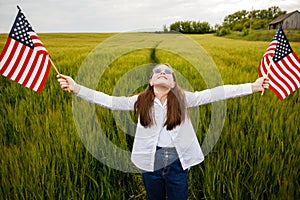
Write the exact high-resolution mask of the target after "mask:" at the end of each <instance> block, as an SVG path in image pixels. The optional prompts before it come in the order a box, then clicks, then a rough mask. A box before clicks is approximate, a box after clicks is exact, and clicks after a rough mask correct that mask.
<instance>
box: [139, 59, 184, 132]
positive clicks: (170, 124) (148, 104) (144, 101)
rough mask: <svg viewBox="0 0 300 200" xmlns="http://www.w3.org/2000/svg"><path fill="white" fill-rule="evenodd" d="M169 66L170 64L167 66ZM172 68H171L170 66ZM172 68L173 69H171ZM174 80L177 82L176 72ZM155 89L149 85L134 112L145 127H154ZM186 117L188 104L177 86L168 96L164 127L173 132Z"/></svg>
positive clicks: (141, 95) (140, 95) (142, 93)
mask: <svg viewBox="0 0 300 200" xmlns="http://www.w3.org/2000/svg"><path fill="white" fill-rule="evenodd" d="M166 65H167V66H169V65H168V64H166ZM169 67H170V66H169ZM170 68H171V67H170ZM172 75H173V79H174V81H175V82H176V77H175V74H174V72H173V73H172ZM154 99H155V95H154V89H153V86H151V85H150V84H148V86H147V88H146V89H145V90H144V91H143V92H141V93H140V94H139V96H138V99H137V101H136V102H135V104H134V111H135V114H137V115H138V116H139V118H140V123H141V125H142V126H144V127H150V126H151V125H153V123H154V122H153V105H154ZM185 115H186V103H185V96H184V92H183V90H182V89H181V88H180V87H179V86H178V85H177V84H176V85H175V87H174V88H171V90H170V91H169V93H168V96H167V119H166V121H165V124H164V126H167V130H172V129H173V128H175V127H176V126H177V125H179V124H181V122H182V121H184V119H185Z"/></svg>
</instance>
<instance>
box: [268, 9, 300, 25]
mask: <svg viewBox="0 0 300 200" xmlns="http://www.w3.org/2000/svg"><path fill="white" fill-rule="evenodd" d="M296 12H299V11H298V10H295V11H294V12H291V13H287V14H285V15H280V16H279V17H276V18H275V19H274V20H273V21H271V22H270V23H269V24H277V23H279V22H282V21H283V20H285V19H286V18H288V17H289V16H291V15H292V14H294V13H296Z"/></svg>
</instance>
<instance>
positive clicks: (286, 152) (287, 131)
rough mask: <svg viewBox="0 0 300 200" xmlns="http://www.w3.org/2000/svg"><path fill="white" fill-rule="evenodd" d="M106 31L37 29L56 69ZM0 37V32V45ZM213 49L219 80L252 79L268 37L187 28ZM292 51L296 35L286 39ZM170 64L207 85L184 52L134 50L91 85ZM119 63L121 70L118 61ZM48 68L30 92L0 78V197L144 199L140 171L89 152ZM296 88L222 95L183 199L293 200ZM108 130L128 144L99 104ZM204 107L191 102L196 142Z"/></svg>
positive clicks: (76, 64)
mask: <svg viewBox="0 0 300 200" xmlns="http://www.w3.org/2000/svg"><path fill="white" fill-rule="evenodd" d="M113 35H114V34H112V33H107V34H106V33H99V34H97V33H84V34H83V33H77V34H75V33H68V34H63V33H59V34H58V33H57V34H40V38H41V40H42V41H43V43H44V45H45V46H46V48H47V50H48V51H49V52H50V54H51V56H52V59H53V61H54V62H55V64H56V66H57V68H58V69H59V71H60V72H61V73H63V74H67V75H70V76H73V77H74V76H76V74H77V72H78V70H79V68H80V66H81V63H82V62H83V60H84V58H85V57H86V56H87V55H88V54H89V52H90V51H91V50H93V49H94V48H95V47H96V46H97V45H98V44H99V43H100V42H103V41H104V40H105V39H107V38H109V37H111V36H113ZM6 37H7V35H4V34H2V35H0V48H1V49H2V47H3V46H4V43H5V41H6ZM189 37H191V38H192V39H194V40H195V41H196V42H198V43H199V44H201V46H202V47H204V49H205V50H206V51H207V52H208V53H209V54H210V55H211V56H212V58H213V59H214V61H215V63H216V65H217V66H218V69H219V71H220V74H221V76H222V79H223V81H224V83H225V84H231V83H233V84H238V83H244V82H251V81H254V80H255V79H256V78H257V76H258V75H257V74H258V73H257V68H258V64H259V62H260V59H261V57H262V55H263V53H264V51H265V50H266V48H267V47H268V45H269V42H266V41H245V40H233V39H226V38H222V37H215V36H213V35H190V36H189ZM291 45H292V48H293V49H294V51H295V52H296V53H297V54H298V55H300V45H299V42H291ZM153 58H155V59H156V61H159V62H168V63H170V64H171V65H173V66H174V68H175V69H176V70H178V71H179V72H180V73H181V74H183V75H184V77H186V78H187V79H188V80H189V82H190V84H191V85H192V86H193V88H194V89H195V90H202V89H205V88H206V85H205V83H204V81H203V78H202V77H198V76H197V72H196V71H195V69H194V68H193V67H192V66H191V64H190V63H188V62H187V61H186V60H184V59H183V58H180V57H178V56H177V55H174V54H172V53H170V52H165V51H156V52H155V56H154V57H153V50H151V49H141V50H136V51H133V52H130V53H129V54H126V55H123V56H122V57H120V58H119V59H117V60H116V61H115V62H113V63H112V64H111V66H110V68H109V69H108V70H107V71H105V73H104V74H103V77H102V78H103V79H101V80H100V81H99V84H98V87H97V89H99V90H102V91H105V92H107V93H112V90H113V86H114V85H115V84H116V83H117V81H118V79H119V78H120V77H122V75H123V74H124V73H126V71H127V70H130V69H131V68H133V67H136V66H139V65H142V64H147V63H149V62H151V61H153ZM120 66H122V68H120ZM55 76H56V74H55V71H54V70H53V69H51V72H50V75H49V78H48V80H47V83H46V85H45V88H44V89H43V91H42V92H41V93H35V92H33V91H31V90H29V89H27V88H24V87H22V86H20V85H19V84H17V83H15V82H13V81H11V80H9V79H7V78H5V77H3V76H1V77H0V90H1V92H0V98H1V99H2V106H1V108H0V138H1V140H0V199H145V191H144V188H143V185H142V180H141V176H140V174H130V173H123V172H120V171H117V170H114V169H111V168H109V167H107V166H105V165H103V164H101V163H100V162H99V161H98V160H97V159H95V158H94V157H93V156H91V155H90V154H89V152H88V151H87V150H86V148H85V147H84V145H83V144H82V142H81V140H80V137H79V135H78V133H77V130H76V128H75V122H74V119H73V113H72V95H71V94H69V93H67V92H63V91H62V90H61V89H60V87H59V84H58V83H57V81H56V78H55ZM299 101H300V93H299V91H296V92H295V93H293V94H291V95H290V96H289V97H287V98H286V99H285V100H283V101H280V100H279V99H278V98H277V97H276V95H275V94H274V93H272V92H271V91H266V92H265V94H264V96H261V95H260V94H254V95H250V96H246V97H242V98H237V99H231V100H228V101H227V114H226V118H225V122H224V123H225V124H224V128H223V131H222V134H221V137H220V139H219V140H218V142H217V144H216V145H215V146H214V148H213V150H212V151H211V152H210V153H209V154H208V155H207V156H206V159H205V161H204V162H203V163H202V164H200V165H198V166H196V167H193V168H192V169H191V171H190V184H189V199H274V200H275V199H276V200H277V199H297V198H299V197H300V184H299V180H300V175H299V165H300V157H299V155H300V141H299V132H300V130H299V127H300V117H299V116H300V115H299V110H300V104H299ZM96 110H97V115H98V119H99V121H100V123H102V126H103V127H105V132H106V133H107V135H108V137H109V138H110V139H111V140H112V141H113V142H114V143H115V144H117V145H118V146H120V147H122V148H123V149H130V143H131V142H132V141H128V140H127V138H126V134H125V133H124V132H123V131H122V130H119V128H118V127H116V124H115V123H114V120H113V117H112V113H111V111H109V110H107V109H103V108H100V107H97V109H96ZM210 112H211V107H210V105H207V106H202V107H200V108H199V113H200V116H199V118H200V124H199V128H198V131H197V135H198V138H199V140H200V142H202V141H203V138H204V136H205V135H204V134H205V132H206V131H207V128H208V126H209V123H210V114H211V113H210Z"/></svg>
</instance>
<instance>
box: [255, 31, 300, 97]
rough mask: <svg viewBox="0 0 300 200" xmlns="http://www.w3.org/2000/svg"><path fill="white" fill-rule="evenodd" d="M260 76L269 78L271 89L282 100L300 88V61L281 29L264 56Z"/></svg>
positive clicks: (260, 66)
mask: <svg viewBox="0 0 300 200" xmlns="http://www.w3.org/2000/svg"><path fill="white" fill-rule="evenodd" d="M258 71H259V75H260V76H267V77H268V78H269V80H270V89H271V90H272V91H273V92H275V94H276V95H277V96H278V97H279V99H280V100H283V99H284V98H286V97H287V96H288V95H289V94H291V93H292V92H294V91H295V90H297V89H298V88H299V87H300V59H299V58H298V57H297V55H296V54H295V52H294V51H293V50H292V48H291V45H290V43H289V41H288V39H287V37H286V35H285V33H284V32H283V29H282V26H280V27H279V29H278V31H277V32H276V34H275V36H274V38H273V40H272V41H271V43H270V44H269V47H268V48H267V50H266V52H265V54H264V55H263V57H262V59H261V62H260V65H259V68H258Z"/></svg>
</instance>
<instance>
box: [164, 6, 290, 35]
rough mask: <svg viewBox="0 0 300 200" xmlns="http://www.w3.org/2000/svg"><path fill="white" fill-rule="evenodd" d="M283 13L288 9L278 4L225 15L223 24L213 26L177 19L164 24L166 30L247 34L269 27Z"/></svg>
mask: <svg viewBox="0 0 300 200" xmlns="http://www.w3.org/2000/svg"><path fill="white" fill-rule="evenodd" d="M282 14H286V11H282V10H281V9H280V8H279V7H278V6H273V7H270V8H268V9H263V10H252V11H246V10H242V11H237V12H235V13H233V14H230V15H227V16H225V18H224V21H223V23H222V25H219V24H216V25H215V26H214V27H212V26H211V25H210V24H209V23H208V22H200V21H189V20H188V21H177V22H174V23H172V24H171V25H170V27H169V29H168V28H167V27H166V25H164V32H169V31H170V32H172V31H176V32H180V33H186V34H203V33H216V35H219V36H223V35H226V34H228V33H230V31H240V32H243V33H244V34H245V35H246V34H248V32H249V30H252V29H255V30H257V29H265V28H267V27H268V24H269V23H270V22H271V21H272V20H273V19H275V18H276V17H278V16H280V15H282Z"/></svg>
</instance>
